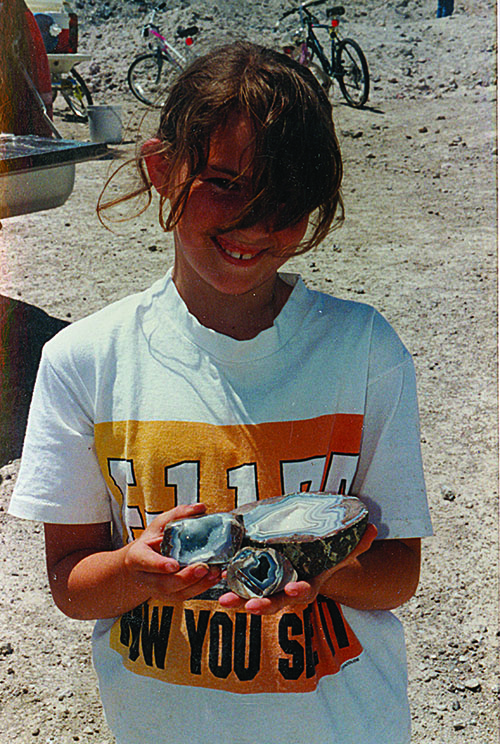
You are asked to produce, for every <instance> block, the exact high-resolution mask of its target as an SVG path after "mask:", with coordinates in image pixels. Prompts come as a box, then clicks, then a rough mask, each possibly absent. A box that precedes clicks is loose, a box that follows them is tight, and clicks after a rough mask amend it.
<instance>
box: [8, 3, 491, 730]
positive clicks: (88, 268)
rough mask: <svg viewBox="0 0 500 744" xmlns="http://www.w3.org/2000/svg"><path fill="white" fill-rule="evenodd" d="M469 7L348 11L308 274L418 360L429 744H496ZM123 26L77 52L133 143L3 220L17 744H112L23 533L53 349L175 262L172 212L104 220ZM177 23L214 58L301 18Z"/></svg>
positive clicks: (486, 270) (487, 394) (421, 668)
mask: <svg viewBox="0 0 500 744" xmlns="http://www.w3.org/2000/svg"><path fill="white" fill-rule="evenodd" d="M170 5H171V6H172V5H173V4H172V3H170ZM455 5H456V11H455V13H454V15H453V16H452V17H451V18H448V19H441V20H437V19H435V18H434V12H435V4H434V2H431V0H424V2H419V3H417V2H412V0H403V1H402V2H399V3H395V2H385V3H382V2H376V1H375V0H370V2H365V3H354V4H353V8H352V9H349V10H348V20H347V21H346V26H347V27H348V31H349V35H350V36H353V37H354V38H356V39H357V40H358V41H359V42H360V43H361V45H362V47H363V49H364V50H365V52H366V55H367V57H368V61H369V64H370V70H371V75H372V83H373V84H372V90H371V95H370V100H369V102H368V105H367V106H366V107H365V108H364V109H362V110H355V109H352V108H349V107H348V106H346V105H344V103H343V102H342V99H341V97H340V93H339V90H338V89H335V90H334V91H333V93H332V95H333V101H334V113H335V119H336V123H337V129H338V133H339V137H340V140H341V146H342V150H343V155H344V160H345V182H344V189H343V193H344V199H345V204H346V212H347V219H346V222H345V224H344V226H343V227H342V228H341V230H339V231H338V232H335V233H333V234H332V236H331V239H329V240H327V241H325V243H324V244H323V245H322V246H321V247H320V248H319V249H317V250H316V251H315V252H314V253H312V254H306V255H304V256H301V257H298V258H296V259H293V261H291V262H290V266H291V268H294V269H296V270H298V271H300V272H301V273H302V275H303V276H304V278H305V280H306V282H307V283H308V285H309V286H311V287H315V288H318V289H321V290H324V291H327V292H330V293H332V294H335V295H337V296H339V297H344V298H355V299H357V300H361V301H364V302H367V303H370V304H373V305H375V306H376V307H377V308H378V309H379V310H381V311H382V312H383V314H384V315H385V317H386V318H387V319H388V320H389V321H390V322H391V323H392V325H393V326H394V327H395V329H396V330H397V332H398V333H399V334H400V336H401V338H402V339H403V341H404V343H405V344H406V345H407V347H408V348H409V349H410V350H411V352H412V354H413V356H414V359H415V364H416V369H417V376H418V386H419V399H420V410H421V423H422V450H423V457H424V466H425V472H426V481H427V486H428V494H429V502H430V507H431V511H432V519H433V524H434V531H435V535H434V537H433V538H430V539H426V540H425V544H424V551H423V553H424V554H423V567H422V576H421V583H420V587H419V589H418V592H417V594H416V596H415V597H414V598H413V599H411V600H410V601H409V602H408V603H407V604H406V605H405V606H403V607H402V608H401V609H400V610H398V611H397V614H398V616H399V617H400V618H402V620H403V621H404V624H405V628H406V634H407V643H408V663H409V682H410V685H409V690H410V699H411V705H412V714H413V731H414V734H413V736H414V738H413V741H414V744H417V742H418V744H430V742H438V743H439V744H493V743H495V744H496V742H497V741H498V698H499V683H498V653H497V647H498V637H499V630H498V627H499V626H498V560H497V557H498V551H497V527H498V507H497V464H498V459H497V451H498V450H497V432H498V428H497V318H496V308H497V249H496V242H497V223H496V207H497V200H496V173H497V154H498V151H497V142H496V18H495V4H494V3H493V0H490V1H489V2H488V1H487V0H483V1H482V2H481V0H478V1H477V2H472V0H470V2H460V1H457V2H456V3H455ZM113 7H114V6H113V3H108V4H107V5H106V6H104V4H103V3H98V2H96V3H91V2H90V0H89V2H87V3H86V2H83V0H82V1H81V2H80V4H79V8H80V10H79V13H80V15H81V18H82V19H83V20H82V21H81V23H82V26H81V29H82V34H81V43H80V47H81V49H84V48H85V49H88V50H89V51H90V52H91V54H92V61H91V63H89V64H88V65H87V67H86V68H85V69H84V68H83V67H82V73H85V76H86V79H88V80H89V83H90V87H91V89H92V91H93V94H94V98H95V101H96V102H97V103H109V102H114V103H120V104H121V105H122V106H123V121H124V123H125V124H126V130H125V137H124V142H123V143H122V144H120V145H116V146H110V147H109V153H108V157H107V158H106V159H103V160H101V161H92V162H89V163H85V164H81V165H78V166H77V175H76V182H75V188H74V191H73V193H72V195H71V196H70V198H69V199H68V201H67V202H66V203H65V204H64V205H63V206H62V207H60V208H57V209H54V210H50V211H46V212H41V213H37V214H32V215H26V216H21V217H16V218H12V219H7V220H4V221H3V224H2V229H1V231H0V295H1V296H2V304H1V305H0V313H3V314H0V331H1V333H2V341H3V347H4V353H5V357H4V358H5V359H7V360H8V363H9V365H10V368H9V369H10V375H7V374H6V373H4V378H3V379H4V382H3V389H2V409H1V413H2V416H1V429H0V437H1V439H2V444H1V447H0V529H1V533H0V535H1V542H0V562H1V564H2V576H3V579H2V581H3V592H2V595H1V598H0V685H1V689H2V695H1V712H0V741H2V742H7V741H14V740H15V741H16V742H18V744H31V743H32V742H43V744H48V743H49V742H52V743H53V744H69V743H70V742H83V743H85V744H86V743H87V742H88V744H93V743H94V742H95V744H111V743H112V742H113V737H112V736H111V734H110V733H109V731H108V729H107V727H106V723H105V721H104V718H103V715H102V711H101V706H100V702H99V697H98V692H97V688H96V678H95V674H94V672H93V669H92V665H91V660H90V653H89V649H90V645H89V637H90V633H91V629H92V624H91V623H87V622H80V621H73V620H70V619H67V618H66V617H64V616H63V615H62V614H61V613H60V612H59V611H58V610H57V609H55V607H54V606H53V604H52V601H51V598H50V596H49V591H48V585H47V580H46V576H45V571H44V560H43V535H42V528H41V526H40V525H37V524H32V523H27V522H26V523H25V522H22V521H18V520H15V519H13V518H10V517H8V516H7V514H6V512H7V507H8V502H9V498H10V494H11V492H12V488H13V484H14V482H15V478H16V474H17V471H18V465H19V454H20V442H21V439H22V430H23V415H24V413H23V412H24V411H25V408H26V403H27V400H28V399H29V390H30V385H31V384H32V377H33V368H34V367H35V366H36V356H37V349H38V346H37V344H38V345H39V343H40V340H41V339H43V338H44V337H48V336H50V335H51V333H53V332H55V330H57V328H58V327H60V325H61V322H72V321H74V320H76V319H78V318H80V317H82V316H85V315H87V314H89V313H90V312H93V311H94V310H97V309H98V308H100V307H102V306H103V305H104V304H107V303H109V302H111V301H113V300H115V299H117V298H119V297H122V296H124V295H126V294H129V293H131V292H135V291H138V290H140V289H142V288H145V287H146V286H148V285H149V284H151V283H152V282H153V280H155V279H156V278H157V277H158V276H160V275H161V274H162V273H163V272H164V271H165V270H166V268H167V267H168V266H170V264H171V262H172V242H171V238H170V236H168V235H167V236H165V234H163V233H162V231H161V229H160V228H159V227H158V224H157V219H156V212H155V208H154V207H151V208H150V209H149V210H148V211H147V212H146V213H145V214H143V215H142V216H140V217H138V218H137V219H135V220H132V221H129V222H126V223H122V224H121V225H117V226H116V227H115V232H110V231H109V230H106V229H105V228H104V227H102V226H101V225H100V224H99V222H98V220H97V218H96V214H95V204H96V200H97V197H98V195H99V193H100V191H101V189H102V187H103V184H104V183H105V180H106V178H107V176H108V174H109V173H110V172H111V170H113V169H115V168H116V166H117V165H120V164H122V163H125V162H126V161H127V159H128V158H129V157H131V156H132V155H133V152H134V147H135V142H136V129H137V122H138V120H139V118H140V116H142V114H143V113H144V109H142V108H141V107H140V105H139V104H138V103H137V102H135V100H134V99H133V97H132V95H131V93H130V92H129V91H128V89H127V87H126V82H125V77H126V69H127V67H128V64H129V63H130V61H131V60H132V59H133V57H134V55H135V54H136V53H138V52H139V51H141V46H140V45H141V42H140V39H139V35H138V31H137V29H138V27H139V25H140V19H141V18H142V15H143V13H142V11H141V9H140V4H139V3H135V4H134V3H132V2H130V3H128V4H127V3H124V4H123V8H124V13H123V17H122V18H120V20H118V19H116V18H115V21H114V22H112V21H111V20H109V19H108V20H105V13H104V9H105V8H108V10H110V13H111V16H112V15H113ZM179 7H180V6H179ZM179 7H178V8H177V10H172V11H171V13H170V15H165V16H164V23H163V27H164V29H166V28H167V27H168V25H169V23H170V24H171V25H172V27H175V24H177V23H178V22H179V20H182V21H184V22H185V23H186V24H187V23H189V22H191V20H195V21H196V22H197V23H198V24H199V25H200V26H201V29H202V34H204V36H205V41H204V42H200V46H201V47H203V43H206V44H208V43H209V41H211V40H212V38H215V37H216V34H215V31H213V29H214V28H215V27H217V26H219V27H220V28H224V26H221V25H220V24H221V18H222V17H223V16H224V17H225V18H231V23H229V21H228V23H227V26H228V33H229V32H231V33H233V32H234V33H237V32H239V35H242V28H243V30H244V31H245V33H246V35H248V36H249V37H250V38H255V36H256V35H257V34H261V36H262V38H263V39H264V40H265V41H266V40H267V41H268V42H269V43H271V42H272V41H273V38H274V37H272V34H271V33H270V32H269V34H268V36H266V34H265V33H264V32H263V29H264V28H265V27H266V26H265V20H266V18H267V26H269V13H270V12H271V11H273V14H274V16H275V17H277V16H278V15H279V8H280V7H281V8H282V7H286V6H284V4H283V3H279V2H277V1H276V2H256V3H255V4H254V5H252V9H253V12H252V14H251V22H245V21H248V20H249V11H248V9H247V10H245V8H246V4H238V3H231V2H228V3H224V2H222V1H221V0H220V1H219V2H218V3H202V5H201V10H200V3H198V4H197V5H194V4H193V5H192V6H191V5H190V4H189V3H186V2H184V3H183V4H182V7H180V9H179ZM125 9H126V11H127V12H126V13H125ZM230 10H231V13H229V11H230ZM107 12H108V11H106V13H107ZM266 14H267V15H266ZM231 24H232V26H231ZM110 71H111V73H112V74H111V75H110ZM55 121H56V124H57V126H58V127H59V128H60V130H61V132H62V133H63V135H64V136H65V137H71V138H75V139H80V140H85V139H88V137H89V134H88V128H87V126H86V125H85V124H81V123H77V122H75V121H73V120H72V119H71V117H70V116H69V115H68V114H67V113H65V112H64V109H63V108H60V107H56V117H55ZM154 121H155V120H154V117H153V118H152V119H151V120H146V121H145V122H144V125H143V130H144V131H143V134H147V133H149V132H153V131H154ZM148 127H149V130H148ZM13 301H16V302H13ZM16 317H17V318H24V320H25V325H24V328H28V330H31V331H32V335H31V336H30V335H29V334H28V335H26V332H25V333H24V335H23V333H20V332H19V328H16V324H15V322H12V320H13V319H15V318H16ZM228 744H230V743H229V742H228ZM360 744H361V743H360ZM387 744H390V742H387Z"/></svg>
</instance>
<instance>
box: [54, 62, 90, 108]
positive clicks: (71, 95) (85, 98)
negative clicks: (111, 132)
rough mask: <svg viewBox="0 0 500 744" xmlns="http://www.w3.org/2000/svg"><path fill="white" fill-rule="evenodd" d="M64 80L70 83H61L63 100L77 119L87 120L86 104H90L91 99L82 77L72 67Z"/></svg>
mask: <svg viewBox="0 0 500 744" xmlns="http://www.w3.org/2000/svg"><path fill="white" fill-rule="evenodd" d="M71 78H73V80H74V82H75V83H76V85H73V83H72V82H71ZM65 82H69V83H70V85H63V86H62V87H61V94H62V96H63V98H64V100H65V101H66V103H67V104H68V106H69V108H70V109H71V111H72V112H73V113H74V115H75V116H76V117H77V118H78V119H80V120H81V121H87V119H88V115H87V106H92V103H93V100H92V96H91V94H90V91H89V89H88V88H87V85H86V83H85V81H84V79H83V78H82V76H81V75H80V73H79V72H77V71H76V70H75V68H74V67H73V68H72V69H71V72H70V76H69V77H68V80H67V81H65ZM54 99H55V96H54ZM54 99H53V100H54Z"/></svg>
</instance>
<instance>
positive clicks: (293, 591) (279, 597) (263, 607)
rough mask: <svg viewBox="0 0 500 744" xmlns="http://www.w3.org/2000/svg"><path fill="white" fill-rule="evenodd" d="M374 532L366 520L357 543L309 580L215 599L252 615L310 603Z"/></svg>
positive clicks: (366, 546) (369, 541)
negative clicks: (272, 591)
mask: <svg viewBox="0 0 500 744" xmlns="http://www.w3.org/2000/svg"><path fill="white" fill-rule="evenodd" d="M376 536H377V528H376V527H375V526H374V525H373V524H369V525H368V526H367V528H366V530H365V532H364V535H363V537H362V538H361V540H360V541H359V543H358V544H357V545H356V547H355V548H354V550H352V551H351V553H349V555H348V556H347V557H346V558H344V560H343V561H341V562H340V563H338V564H337V565H336V566H334V567H333V568H330V569H328V570H327V571H324V572H323V573H321V574H320V575H319V576H315V577H314V578H313V579H311V580H310V581H309V582H308V581H291V582H289V583H288V584H287V585H286V586H285V588H284V590H283V591H282V592H278V593H277V594H272V595H271V596H269V597H254V598H252V599H247V600H245V599H242V597H239V596H238V595H237V594H235V593H234V592H228V593H227V594H223V595H222V596H221V597H219V603H220V604H221V605H222V607H230V608H233V609H242V610H246V612H250V613H251V614H253V615H274V614H275V613H276V612H279V611H280V610H282V609H283V608H285V607H293V605H296V604H310V603H311V602H313V601H314V600H315V599H316V597H317V595H318V594H319V593H320V591H321V587H322V586H323V584H324V583H325V582H326V581H327V580H328V579H330V578H331V576H333V574H334V573H336V572H337V571H340V570H342V569H343V568H345V567H347V566H348V565H350V564H352V563H353V562H354V561H355V560H356V558H357V557H358V556H359V555H361V554H362V553H365V552H366V551H367V550H369V549H370V547H371V544H372V542H373V541H374V539H375V537H376Z"/></svg>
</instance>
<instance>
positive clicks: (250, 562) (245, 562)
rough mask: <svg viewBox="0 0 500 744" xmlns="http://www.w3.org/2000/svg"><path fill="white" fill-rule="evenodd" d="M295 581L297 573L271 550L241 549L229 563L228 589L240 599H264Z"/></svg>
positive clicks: (281, 556)
mask: <svg viewBox="0 0 500 744" xmlns="http://www.w3.org/2000/svg"><path fill="white" fill-rule="evenodd" d="M296 580H297V572H296V571H295V569H294V568H293V566H292V564H291V563H290V561H289V560H288V558H286V557H285V556H284V555H282V554H281V553H277V552H276V550H273V548H242V549H241V550H240V551H238V553H236V555H235V556H234V557H233V558H232V560H231V561H230V562H229V565H228V567H227V572H226V582H227V585H228V587H229V588H230V589H231V590H232V591H233V592H235V593H236V594H238V595H239V596H240V597H243V599H251V598H252V597H267V596H268V595H270V594H276V593H277V592H280V591H281V590H282V589H284V588H285V585H286V584H288V582H289V581H296Z"/></svg>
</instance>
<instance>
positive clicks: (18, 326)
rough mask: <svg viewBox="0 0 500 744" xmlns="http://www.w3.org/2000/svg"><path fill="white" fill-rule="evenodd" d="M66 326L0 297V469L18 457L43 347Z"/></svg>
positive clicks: (7, 298)
mask: <svg viewBox="0 0 500 744" xmlns="http://www.w3.org/2000/svg"><path fill="white" fill-rule="evenodd" d="M66 325H68V323H67V321H64V320H60V319H59V318H52V317H51V316H50V315H47V313H45V312H44V311H43V310H40V308H38V307H35V306H33V305H28V304H27V303H25V302H21V301H20V300H14V299H12V298H10V297H4V296H2V295H0V467H1V466H2V465H5V464H6V463H7V462H9V461H10V460H14V459H16V458H18V457H20V455H21V450H22V444H23V438H24V432H25V430H26V421H27V417H28V410H29V405H30V401H31V394H32V392H33V385H34V384H35V377H36V373H37V369H38V364H39V361H40V355H41V352H42V346H43V345H44V344H45V343H46V341H48V340H49V339H50V338H52V336H54V335H55V334H56V333H57V332H58V331H60V330H61V329H62V328H64V326H66Z"/></svg>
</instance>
